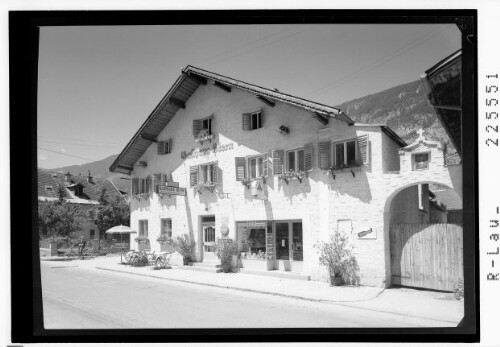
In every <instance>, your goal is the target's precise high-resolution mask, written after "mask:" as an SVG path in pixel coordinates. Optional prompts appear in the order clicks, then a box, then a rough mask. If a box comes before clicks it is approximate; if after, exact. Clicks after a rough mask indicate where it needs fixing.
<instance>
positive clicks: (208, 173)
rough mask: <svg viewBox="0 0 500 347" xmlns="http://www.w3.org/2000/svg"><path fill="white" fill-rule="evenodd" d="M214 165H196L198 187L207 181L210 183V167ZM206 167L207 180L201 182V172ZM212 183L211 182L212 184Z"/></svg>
mask: <svg viewBox="0 0 500 347" xmlns="http://www.w3.org/2000/svg"><path fill="white" fill-rule="evenodd" d="M213 164H214V163H206V164H200V165H198V185H200V184H203V183H207V182H208V181H210V182H212V170H213V168H212V166H213ZM205 167H207V168H208V169H207V176H209V177H207V178H209V179H208V180H205V181H203V180H202V172H203V170H205V169H204V168H205ZM212 183H213V182H212Z"/></svg>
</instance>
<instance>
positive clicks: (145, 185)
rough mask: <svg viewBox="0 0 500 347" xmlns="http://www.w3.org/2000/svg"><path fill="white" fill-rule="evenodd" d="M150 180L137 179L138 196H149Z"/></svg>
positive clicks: (147, 178)
mask: <svg viewBox="0 0 500 347" xmlns="http://www.w3.org/2000/svg"><path fill="white" fill-rule="evenodd" d="M149 185H150V178H149V177H146V178H140V179H139V194H149Z"/></svg>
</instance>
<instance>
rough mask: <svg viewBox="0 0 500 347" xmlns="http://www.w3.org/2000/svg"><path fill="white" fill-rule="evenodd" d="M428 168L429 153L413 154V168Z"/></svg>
mask: <svg viewBox="0 0 500 347" xmlns="http://www.w3.org/2000/svg"><path fill="white" fill-rule="evenodd" d="M428 168H429V153H416V154H413V170H427V169H428Z"/></svg>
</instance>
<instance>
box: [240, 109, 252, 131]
mask: <svg viewBox="0 0 500 347" xmlns="http://www.w3.org/2000/svg"><path fill="white" fill-rule="evenodd" d="M242 117H243V122H242V124H243V130H252V122H251V117H250V113H243V115H242Z"/></svg>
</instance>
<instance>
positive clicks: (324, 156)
mask: <svg viewBox="0 0 500 347" xmlns="http://www.w3.org/2000/svg"><path fill="white" fill-rule="evenodd" d="M331 151H332V144H331V142H330V141H323V142H318V166H319V168H320V169H322V170H328V169H329V168H330V167H331V166H332V165H331V158H332V154H331V153H332V152H331Z"/></svg>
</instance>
